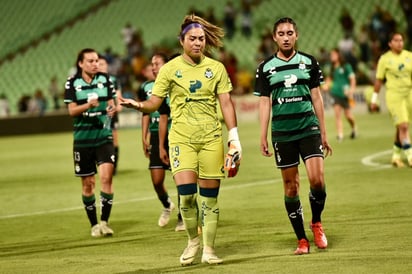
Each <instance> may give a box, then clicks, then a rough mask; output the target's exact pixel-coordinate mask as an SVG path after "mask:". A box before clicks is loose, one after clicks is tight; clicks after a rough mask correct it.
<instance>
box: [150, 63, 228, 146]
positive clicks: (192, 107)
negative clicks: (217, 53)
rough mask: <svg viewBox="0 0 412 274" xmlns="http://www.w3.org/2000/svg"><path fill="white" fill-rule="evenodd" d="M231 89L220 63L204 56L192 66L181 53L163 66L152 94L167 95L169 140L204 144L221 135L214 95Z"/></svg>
mask: <svg viewBox="0 0 412 274" xmlns="http://www.w3.org/2000/svg"><path fill="white" fill-rule="evenodd" d="M231 90H232V83H231V82H230V79H229V76H228V74H227V71H226V69H225V67H224V66H223V64H222V63H220V62H219V61H216V60H214V59H211V58H209V57H204V59H203V60H202V61H201V63H199V64H196V65H193V64H190V63H188V62H187V61H186V60H184V58H183V57H182V56H179V57H176V58H174V59H172V60H171V61H169V62H168V63H166V64H165V65H163V67H162V68H161V69H160V71H159V74H158V76H157V78H156V81H155V84H154V87H153V90H152V94H153V95H155V96H159V97H163V98H164V97H166V96H167V95H168V94H169V97H170V111H171V118H172V126H171V129H170V132H169V140H170V141H171V142H184V143H187V142H189V143H205V142H208V141H211V140H213V139H216V138H219V137H220V136H221V135H222V126H221V123H220V121H219V117H218V110H217V108H218V104H217V98H216V96H217V94H222V93H227V92H230V91H231Z"/></svg>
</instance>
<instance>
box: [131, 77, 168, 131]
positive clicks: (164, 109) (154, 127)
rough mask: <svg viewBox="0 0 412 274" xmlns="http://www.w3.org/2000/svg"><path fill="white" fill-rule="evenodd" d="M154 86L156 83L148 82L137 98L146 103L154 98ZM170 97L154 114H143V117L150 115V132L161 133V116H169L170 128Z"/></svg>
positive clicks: (142, 86)
mask: <svg viewBox="0 0 412 274" xmlns="http://www.w3.org/2000/svg"><path fill="white" fill-rule="evenodd" d="M153 85H154V81H147V82H144V83H143V84H142V85H141V86H140V88H139V91H138V93H137V97H138V98H139V100H141V101H146V100H148V99H149V98H150V96H152V88H153ZM169 102H170V100H169V97H166V98H165V99H164V100H163V102H162V104H161V106H160V107H159V109H158V110H157V111H155V112H152V113H150V114H145V113H144V114H143V115H150V123H149V130H150V131H151V132H154V131H156V132H157V131H159V120H160V115H161V114H166V115H169V122H168V127H170V124H171V120H170V107H169Z"/></svg>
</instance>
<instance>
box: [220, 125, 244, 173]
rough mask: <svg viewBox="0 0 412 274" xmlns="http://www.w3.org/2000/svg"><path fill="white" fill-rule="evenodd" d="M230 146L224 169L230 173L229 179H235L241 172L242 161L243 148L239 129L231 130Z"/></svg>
mask: <svg viewBox="0 0 412 274" xmlns="http://www.w3.org/2000/svg"><path fill="white" fill-rule="evenodd" d="M228 145H229V151H228V152H227V154H226V157H225V167H224V169H225V170H227V171H228V177H234V176H236V174H237V172H238V170H239V166H240V160H241V159H242V146H241V145H240V141H239V134H238V132H237V127H234V128H232V129H230V130H229V137H228Z"/></svg>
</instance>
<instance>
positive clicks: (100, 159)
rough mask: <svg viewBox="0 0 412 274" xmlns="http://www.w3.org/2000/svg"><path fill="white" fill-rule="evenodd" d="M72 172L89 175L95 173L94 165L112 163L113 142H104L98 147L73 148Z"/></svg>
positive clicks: (77, 174) (78, 174)
mask: <svg viewBox="0 0 412 274" xmlns="http://www.w3.org/2000/svg"><path fill="white" fill-rule="evenodd" d="M73 160H74V173H75V175H76V176H79V177H82V176H89V175H93V174H96V173H97V169H96V165H100V164H103V163H112V164H114V161H115V156H114V147H113V143H105V144H103V145H101V146H99V147H82V148H74V149H73Z"/></svg>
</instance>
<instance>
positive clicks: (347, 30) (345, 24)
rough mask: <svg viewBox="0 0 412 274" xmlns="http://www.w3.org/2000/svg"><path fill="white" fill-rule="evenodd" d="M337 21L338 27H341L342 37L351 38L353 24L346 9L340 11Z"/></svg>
mask: <svg viewBox="0 0 412 274" xmlns="http://www.w3.org/2000/svg"><path fill="white" fill-rule="evenodd" d="M339 21H340V25H341V26H342V31H343V34H344V36H353V29H354V27H355V23H354V21H353V18H352V16H351V15H350V13H349V10H348V9H347V8H343V9H342V11H341V15H340V17H339Z"/></svg>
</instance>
